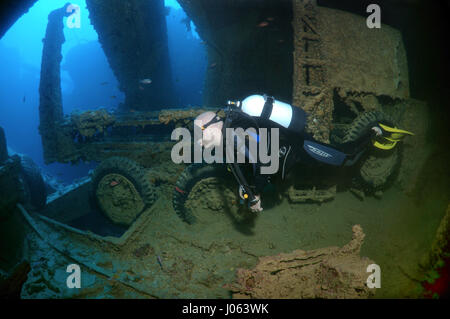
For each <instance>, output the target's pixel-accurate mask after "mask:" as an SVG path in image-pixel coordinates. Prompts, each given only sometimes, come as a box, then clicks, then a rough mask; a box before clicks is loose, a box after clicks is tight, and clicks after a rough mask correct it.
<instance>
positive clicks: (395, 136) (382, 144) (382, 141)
mask: <svg viewBox="0 0 450 319" xmlns="http://www.w3.org/2000/svg"><path fill="white" fill-rule="evenodd" d="M378 125H379V126H380V128H381V129H382V131H383V134H382V135H381V136H377V138H376V139H375V140H374V142H373V145H374V146H375V147H377V148H379V149H382V150H390V149H393V148H394V147H395V145H397V143H398V142H400V141H401V140H402V139H403V138H404V137H405V136H406V135H414V133H412V132H409V131H405V130H401V129H398V128H396V127H390V126H387V125H385V124H381V123H378Z"/></svg>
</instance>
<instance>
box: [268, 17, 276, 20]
mask: <svg viewBox="0 0 450 319" xmlns="http://www.w3.org/2000/svg"><path fill="white" fill-rule="evenodd" d="M273 20H275V18H274V17H268V18H267V21H273Z"/></svg>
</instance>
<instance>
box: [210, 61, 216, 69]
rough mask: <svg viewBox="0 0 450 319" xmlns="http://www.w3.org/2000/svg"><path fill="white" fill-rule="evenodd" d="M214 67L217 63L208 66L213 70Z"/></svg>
mask: <svg viewBox="0 0 450 319" xmlns="http://www.w3.org/2000/svg"><path fill="white" fill-rule="evenodd" d="M216 66H217V62H214V63H211V64H210V65H209V68H210V69H214V68H215V67H216Z"/></svg>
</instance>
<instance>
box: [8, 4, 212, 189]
mask: <svg viewBox="0 0 450 319" xmlns="http://www.w3.org/2000/svg"><path fill="white" fill-rule="evenodd" d="M66 2H67V1H66V0H40V1H38V2H37V3H36V4H35V5H34V6H33V7H32V8H30V10H29V11H28V13H26V14H24V15H23V16H22V17H21V18H20V19H19V20H17V21H16V23H15V24H14V25H13V26H12V27H11V28H10V29H9V30H8V32H7V33H6V34H5V35H4V36H3V38H1V39H0V61H1V68H0V126H1V127H3V129H4V130H5V134H6V138H7V143H8V147H9V148H10V149H12V150H14V151H15V152H19V153H23V154H27V155H28V156H30V157H31V158H32V159H33V160H34V161H35V162H36V163H37V164H38V165H39V166H41V167H42V169H43V171H44V172H46V173H49V174H51V175H53V176H55V177H57V178H58V179H60V180H61V181H62V182H65V183H70V182H71V181H72V180H74V179H76V178H79V177H82V176H84V175H86V174H87V172H88V170H89V169H91V168H93V167H94V166H95V165H94V164H93V163H79V164H78V165H76V166H72V165H69V164H59V163H54V164H50V165H45V164H44V158H43V152H42V145H41V137H40V135H39V132H38V126H39V78H40V66H41V57H42V39H43V38H44V35H45V30H46V27H47V17H48V14H49V13H50V12H51V11H52V10H55V9H57V8H61V7H62V6H64V4H65V3H66ZM74 3H76V4H77V5H78V6H80V9H81V10H80V13H81V28H79V29H77V28H73V29H70V28H68V27H67V26H66V24H65V29H64V35H65V39H66V42H65V43H64V44H63V47H62V54H63V60H62V63H61V89H62V94H63V108H64V113H65V114H70V113H71V112H72V111H74V110H81V111H83V110H88V109H89V110H93V109H99V108H106V109H108V110H111V111H112V110H114V109H115V108H116V107H117V106H118V105H119V104H120V103H122V102H123V101H124V94H123V93H122V92H121V91H120V90H119V88H118V82H117V79H116V78H115V76H114V74H113V72H112V70H111V68H110V67H109V64H108V61H107V59H106V56H105V54H104V52H103V49H102V48H101V45H100V43H99V42H98V36H97V33H96V31H95V30H94V28H93V26H92V25H91V23H90V21H89V12H88V10H87V8H86V2H85V0H77V1H76V2H74ZM165 5H166V6H167V7H170V11H169V14H168V16H167V18H166V19H167V30H168V39H169V54H170V60H171V67H172V76H173V79H174V86H175V92H176V94H177V98H176V103H177V105H174V106H177V107H183V106H186V107H187V106H193V105H201V103H202V89H203V82H204V73H205V70H206V63H207V61H206V52H205V48H204V46H203V45H202V43H201V39H200V38H199V36H198V34H197V32H196V31H195V26H194V25H193V24H192V23H191V30H190V31H188V28H187V26H186V23H184V22H182V20H183V19H184V18H185V17H186V14H185V13H184V11H183V10H182V8H181V7H180V6H179V4H178V3H177V2H176V0H166V1H165ZM93 70H95V71H94V72H93Z"/></svg>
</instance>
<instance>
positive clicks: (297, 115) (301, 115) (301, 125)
mask: <svg viewBox="0 0 450 319" xmlns="http://www.w3.org/2000/svg"><path fill="white" fill-rule="evenodd" d="M269 99H270V98H269ZM269 102H270V100H269ZM267 104H269V103H266V105H265V106H264V109H263V111H262V114H261V116H257V117H255V116H251V115H249V114H247V113H245V112H243V111H242V110H241V109H231V110H229V111H228V113H227V118H226V119H225V124H224V129H226V128H234V129H235V128H242V129H244V130H246V129H248V128H254V129H255V130H256V131H257V132H258V130H259V129H260V128H267V129H268V135H269V139H270V128H278V129H279V138H280V142H279V147H280V151H279V170H278V172H281V178H282V179H284V178H285V176H286V175H287V173H288V172H289V170H290V169H291V168H292V167H293V166H294V165H295V164H296V163H298V162H300V161H303V162H305V161H308V160H309V161H315V160H314V159H313V158H312V157H311V156H310V155H308V154H307V152H306V151H305V146H304V145H305V140H306V141H308V142H313V143H316V144H319V145H326V144H323V143H320V142H318V141H316V140H315V139H314V138H313V137H312V136H311V134H309V133H307V132H305V126H306V119H307V116H308V115H307V113H306V112H305V111H303V110H302V109H301V108H299V107H295V106H293V107H292V109H293V112H292V119H291V122H290V125H289V126H288V127H287V128H286V127H284V126H282V125H280V124H278V123H276V122H274V121H272V120H270V119H269V116H270V112H271V111H272V110H271V107H270V105H267ZM224 133H225V132H224ZM224 136H225V134H224ZM372 137H373V131H370V130H369V131H368V132H367V133H366V134H364V135H363V136H361V137H360V138H358V139H357V140H355V141H351V142H347V143H344V144H340V145H336V146H333V147H334V148H335V149H337V150H338V151H340V152H342V153H344V154H346V155H347V157H346V159H345V161H344V162H343V163H342V164H341V165H342V166H349V165H352V164H353V163H354V162H355V161H356V160H357V159H358V158H359V157H360V155H361V154H362V153H363V151H364V150H365V149H366V146H367V143H368V142H370V140H371V138H372ZM268 145H269V146H270V143H268ZM326 146H328V147H330V145H326ZM270 152H271V150H270ZM262 166H265V165H264V164H262V163H261V162H259V161H257V163H255V164H253V178H252V179H253V181H252V183H248V184H250V185H248V186H250V187H251V188H252V189H253V192H250V193H251V195H253V196H250V200H252V198H251V197H254V195H257V194H260V193H261V192H262V191H263V189H264V187H265V186H266V185H267V183H268V182H269V180H270V176H271V175H267V174H262V173H261V167H262ZM233 167H234V169H235V171H238V173H240V174H239V175H240V176H242V173H241V172H242V171H241V170H240V168H239V165H237V164H236V163H234V164H233ZM239 171H241V172H239ZM234 173H235V172H234ZM235 175H236V173H235ZM236 178H237V179H238V182H239V183H240V184H241V185H243V183H244V182H245V178H243V179H244V181H243V180H242V179H241V178H239V177H238V176H237V177H236ZM252 193H253V194H252Z"/></svg>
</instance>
